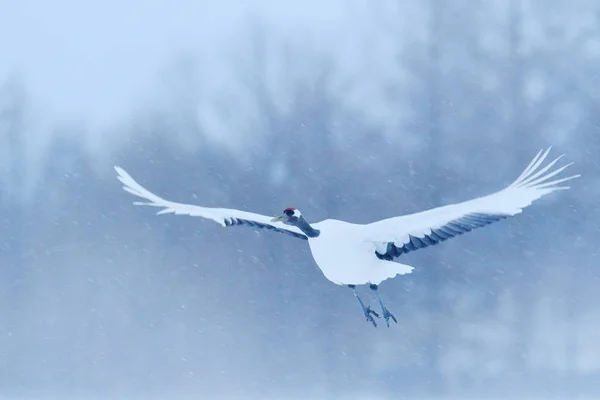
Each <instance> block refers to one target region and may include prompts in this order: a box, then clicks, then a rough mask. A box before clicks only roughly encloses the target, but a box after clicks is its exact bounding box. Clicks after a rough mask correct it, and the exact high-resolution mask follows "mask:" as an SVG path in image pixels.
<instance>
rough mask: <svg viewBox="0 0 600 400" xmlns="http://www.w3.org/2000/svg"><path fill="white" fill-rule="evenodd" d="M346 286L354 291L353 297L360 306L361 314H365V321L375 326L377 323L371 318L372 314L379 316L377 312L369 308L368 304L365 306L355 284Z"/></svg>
mask: <svg viewBox="0 0 600 400" xmlns="http://www.w3.org/2000/svg"><path fill="white" fill-rule="evenodd" d="M348 287H349V288H350V289H352V291H353V292H354V297H356V299H357V300H358V302H359V303H360V306H361V307H362V310H363V315H364V316H365V318H366V319H367V321H368V322H370V323H372V324H373V326H374V327H375V328H377V323H376V322H375V320H374V319H373V315H374V316H376V317H377V318H379V314H377V313H376V312H375V311H373V310H371V307H369V306H366V307H365V303H363V301H362V299H361V298H360V296H359V295H358V293H357V292H356V286H355V285H348ZM371 314H373V315H371Z"/></svg>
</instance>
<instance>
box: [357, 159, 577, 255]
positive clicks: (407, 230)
mask: <svg viewBox="0 0 600 400" xmlns="http://www.w3.org/2000/svg"><path fill="white" fill-rule="evenodd" d="M549 151H550V149H548V150H547V151H546V152H545V153H544V154H542V151H540V152H539V153H538V154H537V155H536V157H535V158H534V159H533V160H532V161H531V163H530V164H529V165H528V166H527V168H526V169H525V170H524V171H523V173H521V175H520V176H519V177H518V178H517V180H515V181H514V182H513V183H512V184H511V185H509V186H508V187H506V188H505V189H503V190H501V191H499V192H496V193H493V194H491V195H488V196H484V197H479V198H476V199H473V200H469V201H465V202H462V203H457V204H451V205H448V206H444V207H438V208H434V209H431V210H427V211H424V212H420V213H416V214H410V215H405V216H401V217H394V218H389V219H384V220H381V221H377V222H374V223H371V224H368V225H365V227H364V228H365V240H367V241H369V242H374V243H375V244H376V249H377V250H376V255H377V257H379V258H380V259H385V260H393V259H394V258H396V257H399V256H400V255H402V254H403V253H408V252H410V251H413V250H417V249H421V248H423V247H427V246H432V245H435V244H437V243H440V242H442V241H444V240H446V239H449V238H451V237H455V236H458V235H461V234H463V233H466V232H469V231H471V230H473V229H475V228H480V227H482V226H485V225H488V224H491V223H492V222H496V221H500V220H501V219H504V218H507V217H510V216H513V215H516V214H519V213H521V212H522V211H523V208H525V207H527V206H529V205H531V203H533V202H534V201H535V200H537V199H539V198H540V197H542V196H545V195H547V194H549V193H552V192H554V191H556V190H564V189H568V187H567V186H559V184H561V183H563V182H566V181H568V180H571V179H574V178H577V177H579V175H573V176H569V177H566V178H561V179H555V180H550V179H551V178H552V177H554V176H556V175H557V174H559V173H560V172H562V171H563V170H564V169H565V168H567V167H568V166H569V165H571V164H572V163H571V164H568V165H565V166H563V167H560V168H557V169H554V170H551V168H552V167H553V166H554V165H555V164H556V162H557V161H558V160H559V159H560V158H562V156H560V157H558V158H557V159H555V160H554V161H552V162H551V163H549V164H548V165H546V166H545V167H543V168H541V165H542V162H543V161H544V160H545V158H546V156H547V155H548V153H549Z"/></svg>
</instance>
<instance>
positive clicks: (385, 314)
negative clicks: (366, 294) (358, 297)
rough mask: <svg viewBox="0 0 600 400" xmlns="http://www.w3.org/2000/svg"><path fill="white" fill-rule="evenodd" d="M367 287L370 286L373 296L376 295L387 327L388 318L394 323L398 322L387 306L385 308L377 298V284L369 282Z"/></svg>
mask: <svg viewBox="0 0 600 400" xmlns="http://www.w3.org/2000/svg"><path fill="white" fill-rule="evenodd" d="M369 288H371V290H372V291H374V292H375V296H377V301H379V305H380V306H381V312H382V313H383V318H385V323H386V324H387V326H388V328H389V327H390V321H389V319H390V318H391V319H392V320H393V321H394V322H395V323H398V321H397V320H396V317H394V314H392V313H391V312H389V311H388V309H387V308H385V306H384V305H383V302H382V301H381V299H380V298H379V287H378V286H377V285H373V284H371V285H369Z"/></svg>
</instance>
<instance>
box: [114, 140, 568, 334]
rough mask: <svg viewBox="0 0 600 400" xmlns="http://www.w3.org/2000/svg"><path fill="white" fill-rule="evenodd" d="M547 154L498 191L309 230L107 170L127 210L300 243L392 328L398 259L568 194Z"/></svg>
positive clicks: (292, 220) (291, 217)
mask: <svg viewBox="0 0 600 400" xmlns="http://www.w3.org/2000/svg"><path fill="white" fill-rule="evenodd" d="M549 152H550V148H549V149H548V150H546V151H545V152H543V151H542V150H540V152H538V153H537V155H536V156H535V158H534V159H533V160H532V161H531V162H530V163H529V165H528V166H527V168H525V170H524V171H523V172H522V173H521V175H520V176H519V177H518V178H517V179H516V180H515V181H514V182H513V183H512V184H510V185H509V186H507V187H506V188H504V189H502V190H500V191H498V192H495V193H493V194H490V195H487V196H483V197H478V198H475V199H472V200H468V201H464V202H462V203H456V204H451V205H447V206H443V207H438V208H433V209H430V210H427V211H423V212H418V213H415V214H410V215H403V216H398V217H392V218H388V219H384V220H380V221H376V222H373V223H369V224H354V223H351V222H346V221H340V220H335V219H326V220H324V221H321V222H317V223H313V224H310V223H309V222H308V221H307V220H306V219H305V218H304V216H303V215H302V214H301V213H300V211H299V210H297V209H295V208H286V209H285V210H283V213H282V214H281V215H280V216H278V217H275V218H273V217H270V216H266V215H261V214H255V213H251V212H247V211H241V210H233V209H227V208H212V207H201V206H197V205H192V204H184V203H176V202H173V201H169V200H165V199H163V198H161V197H159V196H157V195H155V194H154V193H151V192H150V191H149V190H147V189H145V188H144V187H142V186H141V185H140V184H139V183H137V182H136V181H135V180H134V179H133V178H132V177H131V176H130V175H129V174H128V173H127V172H126V171H125V170H123V169H122V168H120V167H118V166H115V170H116V171H117V174H118V179H119V180H120V181H121V183H122V184H123V189H124V190H125V191H127V192H129V193H131V194H133V195H135V196H138V197H140V198H142V199H144V200H146V201H144V202H139V201H136V202H134V203H133V204H134V205H143V206H151V207H159V208H161V210H160V211H158V212H157V214H168V213H172V214H179V215H190V216H195V217H202V218H207V219H210V220H213V221H215V222H217V223H219V224H221V225H222V226H224V227H229V226H239V225H246V226H249V227H252V228H262V229H268V230H271V231H274V232H279V233H284V234H286V235H290V236H292V237H294V238H297V239H302V240H306V241H308V245H309V246H310V250H311V253H312V256H313V258H314V260H315V262H316V263H317V265H318V267H319V268H320V269H321V271H322V272H323V275H325V277H326V278H327V279H328V280H329V281H331V282H333V283H335V284H337V285H344V286H347V287H349V288H350V289H352V291H353V292H354V296H355V297H356V299H357V300H358V302H359V304H360V307H361V308H362V312H363V315H364V317H365V318H366V320H367V321H368V322H370V323H371V324H373V326H375V327H377V323H376V322H375V319H374V318H373V316H375V317H376V318H380V316H379V314H378V313H377V312H375V311H374V310H372V309H371V307H370V306H368V305H365V303H364V302H363V300H362V299H361V297H360V296H359V294H358V292H357V291H356V286H357V285H365V284H368V285H369V288H370V289H371V290H372V291H373V292H374V293H375V296H376V298H377V301H378V303H379V306H380V308H381V314H382V316H383V318H384V319H385V322H386V324H387V326H388V327H389V321H390V319H391V320H392V321H394V322H396V323H397V322H398V321H397V320H396V317H395V316H394V315H393V314H392V313H391V312H390V311H389V310H388V309H387V308H386V307H385V305H384V303H383V302H382V301H381V298H380V297H379V291H378V289H379V284H380V283H381V282H383V281H384V280H386V279H388V278H393V277H395V276H396V275H404V274H409V273H411V272H412V270H413V267H411V266H409V265H406V264H402V263H400V262H398V261H399V260H402V257H403V255H404V254H406V253H408V252H411V251H414V250H418V249H422V248H425V247H429V246H433V245H435V244H438V243H440V242H443V241H445V240H447V239H450V238H452V237H455V236H458V235H462V234H463V233H466V232H470V231H471V230H473V229H475V228H481V227H483V226H486V225H489V224H491V223H493V222H496V221H500V220H502V219H505V218H507V217H511V216H514V215H516V214H519V213H521V212H522V211H523V208H525V207H527V206H529V205H531V203H532V202H533V201H535V200H537V199H539V198H541V197H542V196H545V195H547V194H549V193H552V192H554V191H557V190H564V189H568V188H569V187H568V186H561V185H560V184H561V183H564V182H566V181H569V180H571V179H574V178H577V177H579V175H572V176H568V177H566V178H560V179H554V180H550V179H551V178H553V177H554V176H556V175H558V174H559V173H560V172H562V171H563V170H564V169H565V168H567V167H568V166H569V165H571V164H572V163H571V164H567V165H565V166H562V167H560V168H555V169H552V167H554V165H555V164H556V163H557V162H558V161H559V160H560V159H561V158H562V157H563V156H560V157H558V158H557V159H555V160H554V161H552V162H550V163H549V164H547V165H546V166H544V167H542V163H543V162H544V160H545V159H546V157H547V156H548V153H549Z"/></svg>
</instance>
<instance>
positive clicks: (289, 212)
mask: <svg viewBox="0 0 600 400" xmlns="http://www.w3.org/2000/svg"><path fill="white" fill-rule="evenodd" d="M301 218H302V214H301V213H300V211H299V210H296V209H295V208H293V207H289V208H286V209H285V210H283V214H281V215H280V216H279V217H275V218H273V219H272V220H271V222H283V223H284V224H286V225H294V226H296V225H298V222H299V221H300V219H301Z"/></svg>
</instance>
